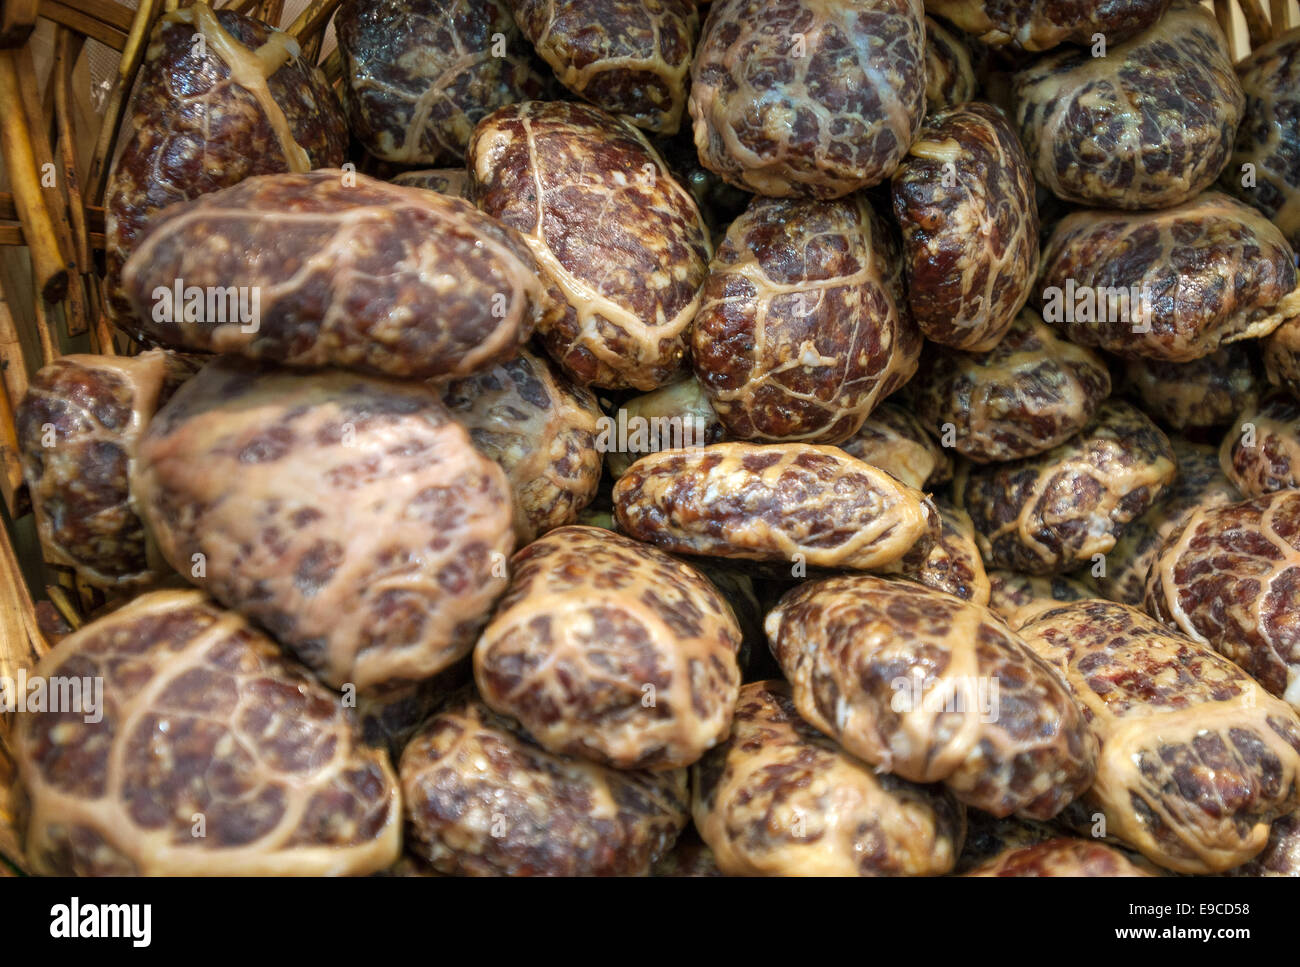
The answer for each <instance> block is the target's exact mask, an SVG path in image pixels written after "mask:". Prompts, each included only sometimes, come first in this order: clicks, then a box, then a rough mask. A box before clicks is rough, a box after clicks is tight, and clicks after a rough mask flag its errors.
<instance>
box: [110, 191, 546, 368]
mask: <svg viewBox="0 0 1300 967" xmlns="http://www.w3.org/2000/svg"><path fill="white" fill-rule="evenodd" d="M123 283H124V285H125V287H126V289H127V291H128V293H129V294H130V297H131V301H132V303H133V304H134V305H135V307H136V311H137V312H138V313H139V315H140V318H141V321H142V324H143V326H144V328H145V330H146V331H147V332H148V333H149V334H150V335H152V336H154V337H155V338H157V339H159V340H161V341H162V342H164V343H166V344H168V345H171V346H184V347H191V348H195V349H204V350H210V351H213V352H222V353H239V354H241V355H244V356H247V357H250V358H252V359H266V360H272V361H275V362H280V363H286V364H288V365H290V366H302V367H314V366H337V367H339V368H342V369H355V370H359V371H361V372H367V373H375V374H378V375H384V376H402V377H409V378H414V379H422V378H427V377H434V376H436V377H458V376H467V375H469V374H470V373H473V372H476V371H477V370H480V369H483V368H485V367H488V366H491V365H492V364H494V363H498V362H505V361H506V360H508V359H510V358H512V357H513V356H514V355H515V354H516V353H518V352H519V349H520V347H521V346H522V345H523V344H524V342H526V341H527V339H528V337H529V336H530V335H531V334H532V331H533V327H534V326H535V325H537V324H538V323H540V322H541V321H543V320H544V319H545V318H546V317H547V313H551V312H553V310H554V306H553V304H552V303H551V302H550V299H549V296H548V295H547V293H546V291H545V289H544V287H543V285H542V283H541V282H539V281H538V278H537V264H536V262H535V261H534V260H533V257H532V255H531V253H530V252H529V251H528V246H527V245H525V244H524V240H523V239H521V238H520V237H519V235H518V234H517V233H515V232H514V231H512V230H511V229H509V228H506V227H505V226H503V225H501V224H499V223H498V222H496V221H494V220H493V219H491V218H488V217H486V216H485V215H483V214H482V213H481V212H479V211H477V210H476V209H475V208H474V207H473V206H472V205H470V204H469V203H468V202H465V201H462V200H460V199H458V198H451V197H448V196H445V195H439V194H437V193H435V192H431V191H424V190H421V189H416V188H403V187H401V186H399V185H391V184H388V183H386V182H382V181H376V180H375V179H373V178H369V177H367V176H365V175H360V174H356V173H353V172H347V171H340V170H321V171H313V172H310V173H308V174H303V175H297V174H288V175H266V176H263V177H259V178H250V179H248V180H246V181H244V182H242V183H241V184H239V185H236V186H235V187H234V188H227V189H225V190H224V191H219V192H214V193H212V194H210V195H205V196H203V197H202V198H198V199H195V200H194V201H191V202H186V203H184V204H181V205H176V206H173V207H172V208H170V209H168V210H167V211H166V212H164V213H162V214H160V215H159V216H158V217H156V218H155V219H154V220H153V221H152V222H151V224H150V227H149V231H148V233H147V235H146V236H145V237H144V239H143V240H142V241H141V242H140V244H139V245H138V246H137V248H136V251H135V254H134V255H133V257H132V258H131V260H130V261H129V262H128V263H127V265H126V269H125V271H124V273H123ZM178 287H179V288H182V289H183V299H182V300H178V299H176V297H175V296H174V294H173V293H174V291H175V289H176V288H178ZM191 290H193V293H194V299H195V300H197V301H192V298H191ZM182 303H183V304H182ZM237 306H238V309H239V312H238V313H237V312H236V307H237Z"/></svg>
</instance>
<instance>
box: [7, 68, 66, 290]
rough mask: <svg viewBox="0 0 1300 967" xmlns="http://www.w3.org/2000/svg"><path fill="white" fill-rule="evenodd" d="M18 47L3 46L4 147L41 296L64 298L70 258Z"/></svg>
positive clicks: (8, 171)
mask: <svg viewBox="0 0 1300 967" xmlns="http://www.w3.org/2000/svg"><path fill="white" fill-rule="evenodd" d="M17 57H18V52H17V51H12V50H0V104H4V105H5V110H4V111H3V112H0V153H2V154H3V156H4V162H5V171H6V172H7V173H8V175H9V183H10V186H11V187H12V188H13V195H14V203H15V206H16V207H17V209H18V215H19V217H20V219H21V220H22V223H23V237H24V240H25V241H26V243H27V247H28V249H29V250H30V251H31V253H32V267H33V271H34V272H35V278H36V282H37V286H38V289H39V291H40V295H41V298H42V299H43V300H45V301H46V302H50V303H52V302H58V301H59V300H60V299H62V298H63V297H64V295H65V294H66V293H67V291H68V270H69V268H70V264H69V262H68V260H67V259H66V258H65V257H64V255H63V252H62V251H61V250H60V248H59V240H58V235H57V233H56V231H55V227H54V222H53V220H52V219H51V217H50V213H49V210H48V209H47V208H46V206H45V199H44V198H43V197H42V189H41V182H40V175H39V170H40V169H39V168H38V167H37V164H36V153H35V150H34V149H33V146H32V141H31V134H30V130H29V127H28V121H27V112H26V110H25V108H24V107H23V100H24V98H23V96H22V93H21V91H20V89H19V80H18V76H19V73H18V63H17Z"/></svg>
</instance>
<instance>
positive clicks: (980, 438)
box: [907, 309, 1111, 463]
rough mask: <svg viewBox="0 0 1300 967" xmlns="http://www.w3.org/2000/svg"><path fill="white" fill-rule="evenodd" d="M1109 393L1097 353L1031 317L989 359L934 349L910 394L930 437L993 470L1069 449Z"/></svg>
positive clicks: (1028, 313)
mask: <svg viewBox="0 0 1300 967" xmlns="http://www.w3.org/2000/svg"><path fill="white" fill-rule="evenodd" d="M1110 389H1111V383H1110V372H1109V371H1108V370H1107V368H1106V364H1105V362H1103V361H1102V359H1101V358H1100V357H1099V356H1098V355H1097V354H1096V353H1094V352H1092V351H1091V350H1088V349H1085V348H1083V347H1082V346H1077V345H1075V344H1073V343H1070V342H1067V341H1066V340H1064V339H1062V338H1059V337H1058V336H1057V334H1056V332H1055V330H1053V328H1052V327H1051V326H1048V325H1046V324H1045V323H1044V322H1043V320H1042V318H1041V317H1040V316H1039V315H1038V313H1036V312H1035V311H1034V310H1033V309H1025V310H1024V311H1023V312H1021V313H1020V315H1019V316H1018V317H1017V318H1016V320H1015V321H1014V322H1013V323H1012V326H1011V328H1010V330H1008V332H1007V334H1006V335H1005V336H1004V337H1003V339H1002V341H1001V342H999V343H998V344H997V345H996V346H994V347H993V348H992V349H991V350H989V351H988V352H985V353H967V352H961V351H959V350H954V349H947V348H944V347H938V346H931V347H929V348H928V349H927V350H926V351H925V352H924V353H923V354H922V356H921V364H920V368H919V369H918V371H917V376H916V379H915V380H913V382H912V384H911V386H909V387H908V391H907V392H908V394H909V395H910V396H911V398H912V402H913V405H914V406H915V409H916V414H917V416H918V417H920V419H921V421H922V422H923V424H924V425H925V427H926V429H928V430H929V431H930V432H931V433H933V434H934V435H935V436H937V437H939V438H940V440H943V441H945V443H946V444H950V445H951V446H952V447H953V449H955V450H956V451H957V452H958V453H960V454H961V455H962V456H964V457H966V458H967V459H969V460H974V461H975V462H977V463H989V462H994V461H1006V460H1015V459H1017V458H1020V457H1029V456H1033V455H1035V454H1038V453H1043V452H1044V451H1046V450H1050V449H1052V447H1054V446H1056V445H1057V444H1060V443H1063V442H1065V441H1066V440H1068V439H1069V438H1070V437H1072V436H1074V434H1076V433H1078V432H1079V431H1080V430H1081V429H1083V427H1084V426H1086V425H1087V424H1088V422H1089V421H1090V420H1091V419H1092V418H1093V416H1094V415H1095V414H1096V412H1097V407H1098V406H1099V405H1100V404H1101V402H1102V401H1103V400H1104V399H1106V397H1107V396H1109V395H1110Z"/></svg>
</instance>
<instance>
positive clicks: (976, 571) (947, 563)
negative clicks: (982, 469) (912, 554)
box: [899, 497, 989, 604]
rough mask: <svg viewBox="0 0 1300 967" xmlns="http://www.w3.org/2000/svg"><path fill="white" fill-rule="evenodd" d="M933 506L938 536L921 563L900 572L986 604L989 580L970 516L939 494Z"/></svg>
mask: <svg viewBox="0 0 1300 967" xmlns="http://www.w3.org/2000/svg"><path fill="white" fill-rule="evenodd" d="M934 505H935V507H936V508H938V511H939V522H940V525H939V539H938V540H937V541H935V544H934V547H932V548H931V549H930V553H929V554H928V555H926V558H925V562H924V563H922V564H921V565H920V566H919V567H916V566H912V567H904V568H903V569H902V570H901V571H900V572H899V573H901V574H902V575H903V576H904V577H909V578H912V579H914V580H916V581H919V582H921V583H922V584H924V585H925V586H926V587H928V588H934V589H936V590H938V591H946V592H948V593H949V594H951V595H953V596H955V597H958V598H961V599H963V600H965V601H973V602H975V603H976V604H988V603H989V579H988V575H987V574H986V573H985V572H984V562H983V560H981V559H980V549H979V545H978V544H977V543H976V542H975V525H974V524H973V523H971V519H970V515H968V514H967V513H966V512H965V511H963V510H958V509H957V508H956V507H954V506H953V505H952V504H951V503H949V502H948V501H947V500H946V499H944V498H942V497H937V498H935V501H934Z"/></svg>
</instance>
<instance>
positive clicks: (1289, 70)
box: [1219, 27, 1300, 249]
mask: <svg viewBox="0 0 1300 967" xmlns="http://www.w3.org/2000/svg"><path fill="white" fill-rule="evenodd" d="M1237 77H1238V79H1239V80H1240V81H1241V86H1242V89H1243V90H1244V91H1245V92H1246V108H1245V111H1244V116H1243V117H1242V121H1241V126H1240V127H1238V128H1237V143H1236V145H1235V147H1234V148H1233V152H1232V158H1231V159H1230V160H1229V162H1228V167H1227V168H1225V169H1224V171H1223V177H1222V179H1220V182H1219V183H1220V185H1222V187H1223V189H1224V190H1225V191H1228V192H1231V193H1232V194H1234V195H1236V196H1237V197H1238V198H1240V199H1241V200H1242V201H1244V202H1246V203H1247V204H1249V205H1254V206H1255V207H1256V208H1258V209H1259V210H1260V211H1261V212H1263V213H1264V214H1265V215H1267V216H1268V217H1269V218H1271V219H1272V220H1273V223H1274V224H1275V225H1277V227H1278V228H1280V229H1281V230H1282V234H1283V235H1285V236H1286V237H1287V240H1288V241H1290V243H1291V246H1292V248H1297V249H1300V125H1297V123H1296V118H1297V117H1300V27H1297V28H1295V29H1294V30H1289V31H1287V32H1286V33H1284V34H1282V35H1281V36H1280V37H1277V38H1275V39H1274V40H1273V41H1272V42H1270V43H1266V44H1263V45H1261V46H1259V47H1256V48H1255V49H1254V50H1253V51H1251V52H1250V53H1249V54H1247V55H1246V56H1245V57H1243V58H1242V59H1241V60H1239V61H1238V62H1237ZM1245 165H1252V166H1253V168H1252V169H1251V171H1250V172H1249V173H1250V175H1251V177H1250V178H1249V180H1248V183H1247V178H1246V174H1247V172H1246V170H1245V168H1244V166H1245Z"/></svg>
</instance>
